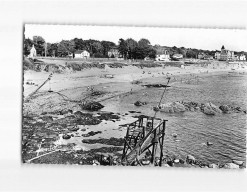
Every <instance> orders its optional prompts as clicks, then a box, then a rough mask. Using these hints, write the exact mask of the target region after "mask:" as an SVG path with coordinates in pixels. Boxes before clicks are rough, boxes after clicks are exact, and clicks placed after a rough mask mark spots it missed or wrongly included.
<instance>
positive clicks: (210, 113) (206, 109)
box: [203, 107, 216, 115]
mask: <svg viewBox="0 0 247 195" xmlns="http://www.w3.org/2000/svg"><path fill="white" fill-rule="evenodd" d="M203 113H204V114H206V115H215V114H216V112H215V111H213V110H212V109H210V108H207V107H206V108H204V109H203Z"/></svg>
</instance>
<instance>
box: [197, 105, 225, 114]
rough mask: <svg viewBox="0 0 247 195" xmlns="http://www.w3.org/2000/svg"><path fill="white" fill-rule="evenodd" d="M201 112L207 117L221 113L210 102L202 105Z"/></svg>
mask: <svg viewBox="0 0 247 195" xmlns="http://www.w3.org/2000/svg"><path fill="white" fill-rule="evenodd" d="M201 110H202V111H203V113H204V114H207V115H215V114H217V113H222V111H221V110H220V109H219V108H218V107H217V106H216V105H214V104H212V103H211V102H209V103H206V104H205V105H203V104H202V108H201Z"/></svg>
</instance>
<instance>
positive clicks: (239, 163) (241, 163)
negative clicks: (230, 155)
mask: <svg viewBox="0 0 247 195" xmlns="http://www.w3.org/2000/svg"><path fill="white" fill-rule="evenodd" d="M232 162H233V163H234V164H236V165H238V166H242V165H243V164H244V161H240V160H232Z"/></svg>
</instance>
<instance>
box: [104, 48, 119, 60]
mask: <svg viewBox="0 0 247 195" xmlns="http://www.w3.org/2000/svg"><path fill="white" fill-rule="evenodd" d="M107 54H108V57H109V58H119V57H121V55H120V53H119V51H118V49H116V48H113V49H110V50H109V51H108V53H107Z"/></svg>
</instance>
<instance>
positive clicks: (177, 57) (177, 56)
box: [172, 53, 183, 60]
mask: <svg viewBox="0 0 247 195" xmlns="http://www.w3.org/2000/svg"><path fill="white" fill-rule="evenodd" d="M182 58H183V55H182V54H178V53H177V54H174V55H173V56H172V59H173V60H179V59H182Z"/></svg>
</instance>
